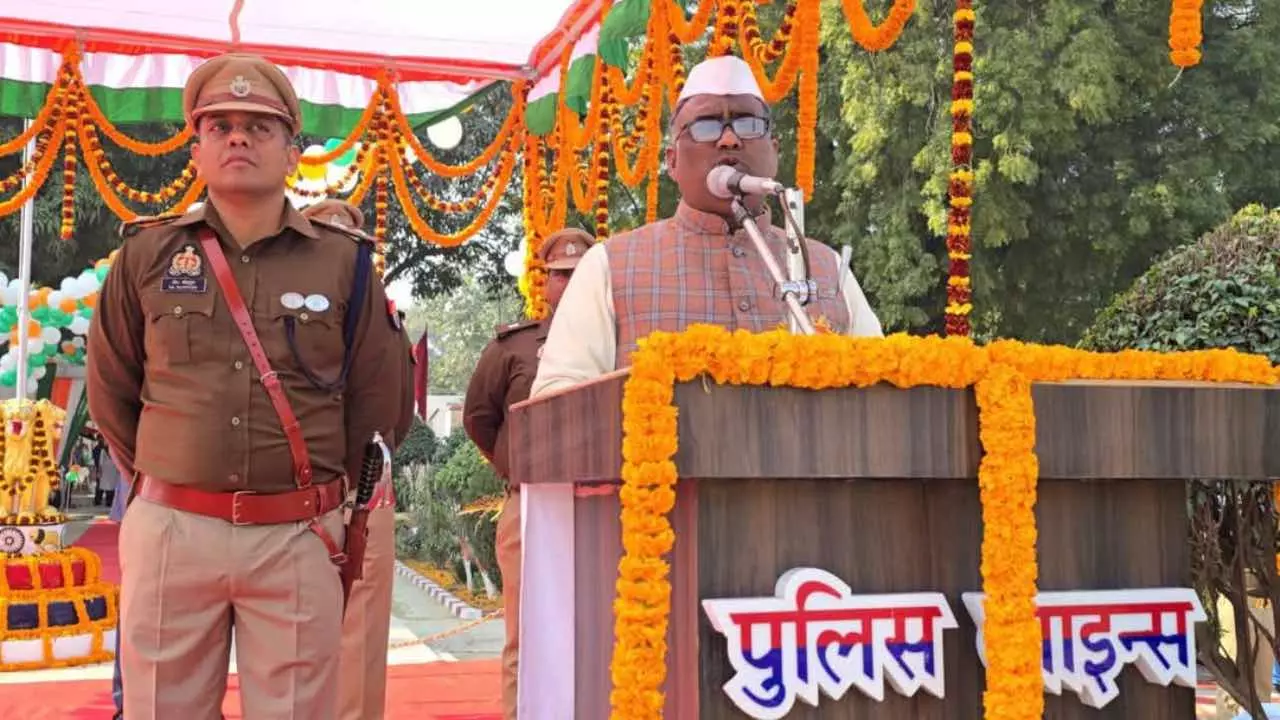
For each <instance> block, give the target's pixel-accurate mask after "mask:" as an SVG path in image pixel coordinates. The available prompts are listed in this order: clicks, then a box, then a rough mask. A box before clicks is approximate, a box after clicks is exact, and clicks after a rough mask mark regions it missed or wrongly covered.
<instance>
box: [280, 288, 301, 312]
mask: <svg viewBox="0 0 1280 720" xmlns="http://www.w3.org/2000/svg"><path fill="white" fill-rule="evenodd" d="M280 304H281V305H283V306H284V309H285V310H300V309H301V308H302V306H303V305H304V304H306V298H304V297H302V293H296V292H287V293H285V294H283V295H281V296H280Z"/></svg>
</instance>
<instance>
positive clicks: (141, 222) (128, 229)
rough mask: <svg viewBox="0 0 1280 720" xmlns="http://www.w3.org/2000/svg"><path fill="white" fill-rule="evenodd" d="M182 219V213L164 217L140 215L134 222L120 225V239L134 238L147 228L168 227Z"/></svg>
mask: <svg viewBox="0 0 1280 720" xmlns="http://www.w3.org/2000/svg"><path fill="white" fill-rule="evenodd" d="M180 217H182V213H164V214H163V215H139V216H138V217H136V218H134V219H132V220H126V221H124V222H122V223H120V230H119V232H120V237H122V238H130V237H133V236H134V235H137V234H138V233H139V232H141V231H143V230H145V229H147V228H153V227H159V226H161V225H167V224H168V223H171V222H173V221H174V220H177V219H178V218H180Z"/></svg>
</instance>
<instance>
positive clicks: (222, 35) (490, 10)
mask: <svg viewBox="0 0 1280 720" xmlns="http://www.w3.org/2000/svg"><path fill="white" fill-rule="evenodd" d="M606 2H612V0H464V1H463V2H441V1H440V0H356V1H354V2H353V1H352V0H307V2H297V1H295V0H204V2H198V3H197V2H181V1H180V0H28V1H22V0H12V1H10V2H6V3H3V6H0V43H3V44H2V45H0V114H4V115H31V114H33V113H32V110H34V109H38V107H39V105H40V104H42V101H43V99H44V98H43V95H44V92H45V91H47V88H48V86H49V84H50V83H51V82H52V81H53V79H54V78H55V77H56V73H57V68H58V64H59V61H60V53H61V51H62V50H63V49H65V48H66V47H68V46H74V47H77V48H78V49H79V50H80V52H81V53H82V55H83V61H82V63H81V67H82V71H83V72H84V75H85V81H86V83H87V84H88V85H89V86H90V87H91V88H93V89H94V94H95V96H98V98H99V100H100V104H102V105H103V107H104V110H105V111H106V112H107V114H108V116H109V117H111V119H112V120H113V121H116V122H130V121H144V120H147V121H156V120H178V119H180V118H181V112H180V101H179V100H178V98H180V90H181V87H182V84H183V82H185V80H186V77H187V76H188V74H189V73H190V71H191V70H192V68H194V67H195V66H196V65H197V64H199V62H201V61H202V60H203V59H204V58H207V57H210V56H213V55H216V54H219V53H222V52H227V51H229V50H237V51H243V52H252V53H258V54H261V55H264V56H266V57H267V58H268V59H270V60H272V61H273V62H275V63H276V64H277V65H279V66H281V67H282V68H283V69H284V70H285V72H286V73H287V74H288V75H289V77H290V79H291V80H293V82H294V84H295V86H296V87H297V89H298V93H299V96H300V99H301V100H302V101H303V102H304V114H305V115H309V116H310V117H308V119H307V123H306V125H307V127H306V130H307V131H309V132H316V133H323V132H337V131H338V130H339V129H340V126H341V125H344V124H346V123H345V122H344V121H345V120H348V119H354V118H351V117H349V115H350V113H352V112H355V113H357V114H358V112H359V111H360V110H362V109H363V108H364V107H365V105H366V104H367V103H368V100H369V98H370V96H371V95H372V93H373V90H374V87H375V83H376V80H375V78H377V77H378V75H379V73H381V72H383V71H385V70H387V69H390V70H392V71H394V72H395V74H396V77H397V79H398V81H399V84H400V94H401V98H402V104H403V107H404V111H405V113H406V114H408V115H411V116H413V115H423V114H433V113H436V112H439V111H441V110H444V109H446V108H449V107H450V106H452V105H455V104H457V103H458V102H459V101H461V100H464V99H465V98H466V97H468V96H469V95H471V94H473V93H474V92H476V91H477V90H479V89H480V88H482V87H484V86H485V85H487V84H489V83H492V82H494V81H502V80H507V81H510V80H517V79H525V80H530V81H533V82H536V81H538V80H540V79H542V78H544V77H546V76H547V75H548V74H549V73H552V72H554V71H555V69H556V68H557V64H558V62H559V59H560V56H561V53H562V52H563V51H564V49H565V48H566V47H572V46H573V45H574V44H575V43H576V42H577V41H578V40H579V39H580V38H581V37H582V36H583V35H584V34H586V33H589V32H591V30H592V29H593V28H595V27H598V25H599V17H600V7H601V6H602V5H603V4H605V3H606ZM120 93H124V94H123V95H120ZM174 93H178V94H177V95H175V94H174ZM103 101H105V102H103ZM343 111H345V112H343ZM348 126H349V125H348Z"/></svg>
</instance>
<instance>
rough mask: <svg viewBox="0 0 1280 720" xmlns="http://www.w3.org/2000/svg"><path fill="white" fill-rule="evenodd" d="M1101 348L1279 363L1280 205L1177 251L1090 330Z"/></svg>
mask: <svg viewBox="0 0 1280 720" xmlns="http://www.w3.org/2000/svg"><path fill="white" fill-rule="evenodd" d="M1083 344H1084V346H1085V347H1089V348H1093V349H1098V350H1121V349H1126V348H1138V349H1143V350H1198V349H1204V348H1219V347H1231V348H1237V349H1240V350H1244V351H1247V352H1252V353H1259V354H1262V355H1267V356H1269V357H1270V358H1271V359H1272V361H1273V362H1280V210H1271V211H1268V210H1266V209H1264V208H1262V207H1261V206H1259V205H1251V206H1249V207H1246V208H1245V209H1243V210H1241V211H1240V212H1239V213H1237V214H1236V215H1235V217H1233V218H1232V219H1231V220H1230V221H1229V222H1227V223H1225V224H1223V225H1222V226H1221V227H1219V228H1217V229H1216V230H1214V231H1213V232H1211V233H1208V234H1207V235H1205V236H1204V237H1203V238H1201V239H1200V240H1199V241H1197V242H1194V243H1191V244H1188V245H1184V246H1182V247H1179V248H1176V249H1175V250H1173V251H1171V252H1170V253H1169V254H1168V255H1167V256H1165V257H1164V258H1163V259H1161V260H1160V261H1159V262H1157V263H1156V264H1155V265H1153V266H1152V267H1151V269H1150V270H1148V271H1147V272H1146V273H1145V274H1143V275H1142V277H1140V278H1138V280H1137V282H1135V283H1134V284H1133V286H1132V287H1131V288H1129V289H1128V290H1127V291H1125V292H1123V293H1121V294H1120V295H1119V296H1117V297H1116V299H1115V300H1114V301H1113V302H1112V303H1111V304H1110V305H1109V306H1108V307H1107V308H1106V309H1104V310H1103V311H1102V313H1101V314H1100V315H1099V316H1098V319H1097V320H1096V321H1095V323H1094V325H1093V327H1091V328H1090V329H1089V331H1088V332H1087V333H1086V334H1085V337H1084V340H1083Z"/></svg>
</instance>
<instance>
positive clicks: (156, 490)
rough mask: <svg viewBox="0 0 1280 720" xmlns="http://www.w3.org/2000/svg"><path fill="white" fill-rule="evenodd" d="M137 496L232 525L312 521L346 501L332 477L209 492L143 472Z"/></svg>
mask: <svg viewBox="0 0 1280 720" xmlns="http://www.w3.org/2000/svg"><path fill="white" fill-rule="evenodd" d="M138 481H139V483H138V484H139V487H138V493H137V497H141V498H144V499H146V500H149V501H151V502H153V503H157V504H160V505H164V506H165V507H170V508H173V509H174V510H181V511H183V512H189V513H194V514H196V515H204V516H205V517H211V518H218V519H219V520H225V521H227V522H229V523H231V524H232V525H280V524H283V523H292V522H303V521H306V520H313V519H315V518H317V517H320V516H321V515H324V514H325V513H327V512H329V511H331V510H337V509H338V508H339V507H341V506H342V504H343V502H345V501H346V492H345V487H346V482H344V481H343V480H341V479H339V480H335V481H333V482H328V483H325V484H323V485H309V486H307V487H305V488H300V489H297V490H287V491H285V492H281V493H270V494H268V493H257V492H252V491H249V490H241V491H238V492H209V491H207V490H198V489H196V488H193V487H186V486H184V485H174V484H172V483H167V482H165V481H163V480H160V479H157V478H154V477H151V476H149V475H142V476H140V477H139V478H138Z"/></svg>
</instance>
